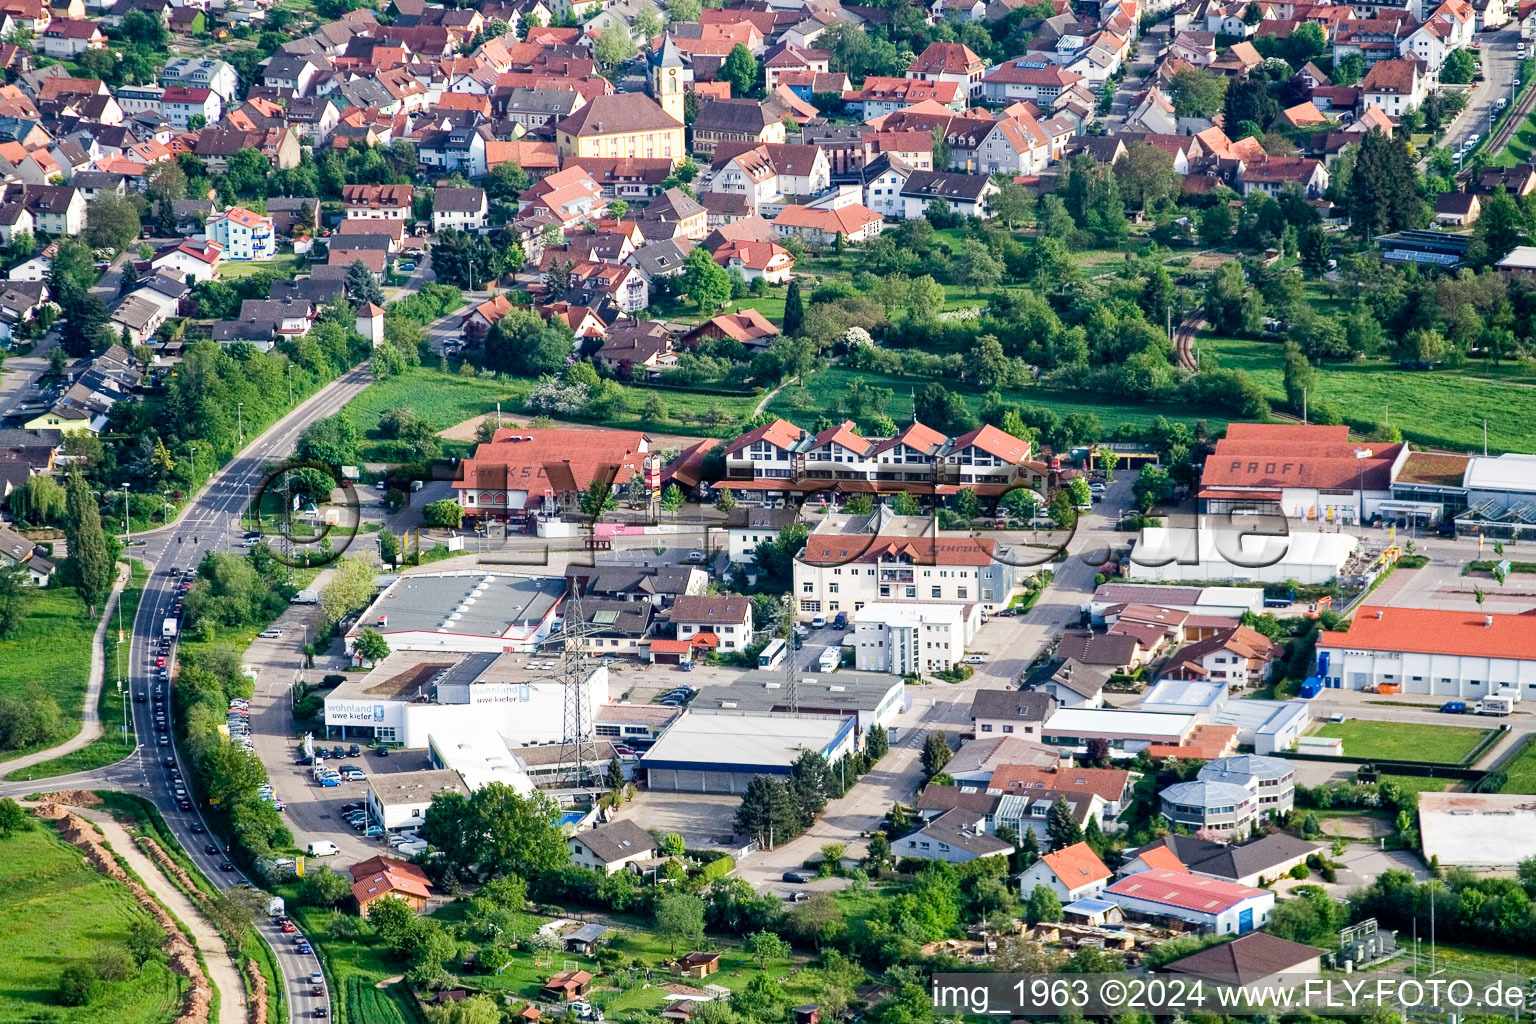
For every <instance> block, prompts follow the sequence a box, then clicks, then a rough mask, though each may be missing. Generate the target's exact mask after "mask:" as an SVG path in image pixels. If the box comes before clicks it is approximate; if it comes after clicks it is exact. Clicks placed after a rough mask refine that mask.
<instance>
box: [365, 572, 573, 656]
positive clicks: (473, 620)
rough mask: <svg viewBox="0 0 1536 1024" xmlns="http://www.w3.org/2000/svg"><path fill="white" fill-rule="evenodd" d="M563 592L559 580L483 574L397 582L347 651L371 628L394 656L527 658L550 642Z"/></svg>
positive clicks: (447, 574) (416, 577)
mask: <svg viewBox="0 0 1536 1024" xmlns="http://www.w3.org/2000/svg"><path fill="white" fill-rule="evenodd" d="M566 590H567V586H566V581H565V580H563V579H561V578H559V577H553V576H526V575H514V574H511V573H492V572H486V571H485V570H483V569H475V570H468V571H464V572H443V573H420V574H411V575H406V576H401V577H400V578H399V579H397V580H395V581H394V582H393V583H391V584H390V585H389V586H388V587H386V588H385V590H384V592H383V593H382V594H380V595H379V596H378V597H377V598H376V599H375V600H374V602H373V604H372V605H370V606H369V607H368V610H367V611H366V612H364V613H363V614H362V615H361V616H360V617H359V618H358V620H357V623H356V624H355V625H354V626H353V627H352V628H351V629H350V630H348V631H347V647H348V649H349V650H350V649H351V647H352V644H353V642H354V641H355V640H356V639H357V634H358V632H360V631H361V630H362V629H364V628H367V627H372V628H374V629H377V630H378V631H379V632H380V633H382V634H383V635H384V639H386V640H387V641H389V647H390V650H393V651H445V652H462V653H469V652H473V651H481V652H487V651H489V652H495V653H498V654H499V653H501V652H503V651H507V650H515V651H524V652H527V651H532V650H534V649H535V648H536V647H537V645H538V643H539V641H541V640H543V639H544V638H545V637H546V636H547V635H548V634H549V631H550V629H551V627H552V625H553V623H554V620H555V619H556V617H557V612H558V610H559V608H560V606H561V604H562V602H563V601H564V600H565V595H566Z"/></svg>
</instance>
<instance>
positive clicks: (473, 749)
mask: <svg viewBox="0 0 1536 1024" xmlns="http://www.w3.org/2000/svg"><path fill="white" fill-rule="evenodd" d="M523 749H527V748H523ZM427 763H428V764H430V765H431V766H432V767H433V768H438V769H444V770H447V771H452V772H456V773H458V776H459V778H460V779H462V780H463V781H464V785H466V786H468V787H469V788H470V789H471V790H476V789H479V788H480V787H482V786H485V785H487V784H489V783H492V782H498V783H500V784H501V785H503V786H506V787H507V788H509V789H511V790H512V791H513V792H516V793H522V794H524V795H526V794H528V793H532V792H533V789H534V786H533V780H532V779H530V778H529V777H528V769H527V766H526V765H524V764H523V763H522V762H521V761H520V760H519V759H518V758H517V756H516V755H515V754H513V753H512V751H511V750H510V749H508V747H507V741H506V740H504V739H503V738H502V737H501V736H500V735H499V734H498V733H496V732H495V731H494V730H492V729H489V728H486V727H484V726H480V727H476V726H473V725H469V726H463V725H460V726H456V727H454V728H452V729H450V730H446V731H444V732H441V733H439V732H433V733H432V734H431V735H429V736H428V737H427Z"/></svg>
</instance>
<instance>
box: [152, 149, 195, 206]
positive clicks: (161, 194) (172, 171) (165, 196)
mask: <svg viewBox="0 0 1536 1024" xmlns="http://www.w3.org/2000/svg"><path fill="white" fill-rule="evenodd" d="M144 195H145V196H147V197H148V198H149V200H150V201H151V202H152V203H155V204H157V205H158V204H160V203H164V204H166V207H167V209H166V212H167V213H169V212H170V210H169V206H170V204H171V203H174V202H177V201H179V200H182V199H185V198H187V172H186V171H183V170H182V169H181V164H179V163H177V162H176V161H175V160H157V161H155V162H154V163H152V164H150V165H149V166H148V167H146V168H145V169H144Z"/></svg>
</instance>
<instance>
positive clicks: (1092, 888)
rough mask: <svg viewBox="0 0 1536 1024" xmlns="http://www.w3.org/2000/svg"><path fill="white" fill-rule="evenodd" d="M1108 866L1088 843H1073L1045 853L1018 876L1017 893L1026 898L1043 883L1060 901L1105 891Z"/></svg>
mask: <svg viewBox="0 0 1536 1024" xmlns="http://www.w3.org/2000/svg"><path fill="white" fill-rule="evenodd" d="M1111 877H1112V876H1111V873H1110V870H1109V868H1107V867H1105V866H1104V862H1103V861H1102V860H1100V859H1099V856H1098V854H1096V853H1094V852H1093V850H1092V848H1091V847H1089V845H1088V844H1087V843H1073V844H1072V845H1071V846H1064V847H1062V848H1061V849H1059V850H1056V851H1054V852H1052V853H1047V854H1045V855H1044V856H1042V857H1041V858H1040V859H1039V860H1037V861H1036V862H1035V863H1034V864H1032V865H1030V867H1029V868H1028V869H1027V870H1026V871H1025V872H1024V873H1023V874H1022V875H1020V876H1019V894H1020V896H1021V898H1023V899H1026V900H1027V899H1029V897H1030V894H1031V893H1033V892H1034V891H1035V887H1036V886H1041V885H1043V886H1045V887H1046V888H1047V889H1050V890H1051V891H1052V892H1054V893H1055V894H1056V897H1057V898H1058V899H1059V900H1060V901H1061V902H1062V903H1071V902H1073V901H1075V900H1080V899H1083V898H1084V897H1087V896H1097V895H1098V894H1099V893H1101V892H1103V891H1104V887H1105V886H1106V885H1108V884H1109V880H1110V878H1111Z"/></svg>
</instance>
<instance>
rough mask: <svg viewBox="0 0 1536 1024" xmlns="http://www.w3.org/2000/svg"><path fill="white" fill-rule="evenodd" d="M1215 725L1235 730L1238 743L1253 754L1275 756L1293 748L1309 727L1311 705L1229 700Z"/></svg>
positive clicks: (1298, 702)
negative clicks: (1246, 747)
mask: <svg viewBox="0 0 1536 1024" xmlns="http://www.w3.org/2000/svg"><path fill="white" fill-rule="evenodd" d="M1216 724H1217V725H1218V726H1230V727H1232V728H1233V729H1235V730H1236V732H1237V742H1238V743H1240V744H1242V745H1244V746H1250V747H1252V748H1253V752H1254V753H1255V754H1275V753H1280V752H1282V751H1286V750H1291V749H1293V748H1294V747H1295V746H1296V741H1297V740H1298V739H1300V738H1301V736H1302V734H1303V733H1305V732H1306V731H1307V727H1308V726H1309V725H1311V724H1312V706H1311V704H1310V703H1308V702H1307V701H1304V700H1229V701H1227V703H1226V704H1225V705H1223V706H1222V708H1221V710H1220V711H1218V712H1217V713H1216ZM1214 759H1215V758H1214V757H1210V756H1207V757H1203V758H1201V760H1205V761H1210V760H1214Z"/></svg>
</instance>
